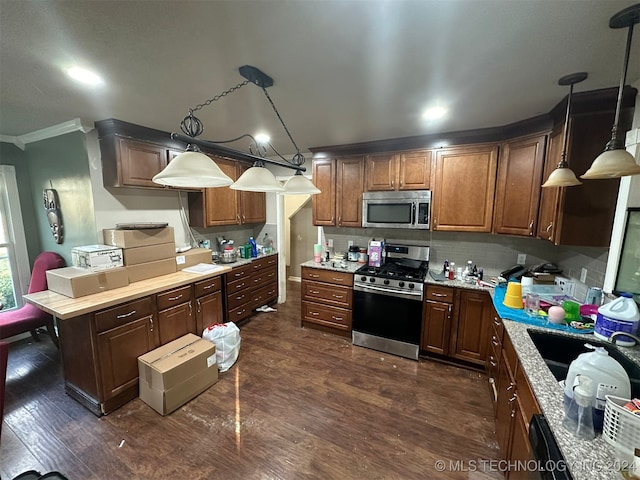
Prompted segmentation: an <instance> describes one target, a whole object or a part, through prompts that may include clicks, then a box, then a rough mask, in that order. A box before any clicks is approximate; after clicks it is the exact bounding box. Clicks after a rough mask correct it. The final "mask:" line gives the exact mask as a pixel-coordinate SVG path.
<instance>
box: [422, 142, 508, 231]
mask: <svg viewBox="0 0 640 480" xmlns="http://www.w3.org/2000/svg"><path fill="white" fill-rule="evenodd" d="M497 159H498V146H497V145H494V144H482V145H470V146H466V147H456V148H447V149H443V150H438V151H436V160H435V172H434V175H433V179H432V182H431V183H432V184H433V185H434V189H433V207H432V210H431V224H432V225H433V230H439V231H449V232H490V231H491V223H492V222H491V221H492V218H493V199H494V194H495V186H496V167H497Z"/></svg>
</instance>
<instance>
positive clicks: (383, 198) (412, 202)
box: [362, 190, 431, 230]
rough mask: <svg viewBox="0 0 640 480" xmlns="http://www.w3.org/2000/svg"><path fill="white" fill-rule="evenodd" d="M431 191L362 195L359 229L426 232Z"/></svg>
mask: <svg viewBox="0 0 640 480" xmlns="http://www.w3.org/2000/svg"><path fill="white" fill-rule="evenodd" d="M430 218H431V190H416V191H406V192H365V193H363V194H362V226H363V227H377V228H412V229H421V230H429V221H430Z"/></svg>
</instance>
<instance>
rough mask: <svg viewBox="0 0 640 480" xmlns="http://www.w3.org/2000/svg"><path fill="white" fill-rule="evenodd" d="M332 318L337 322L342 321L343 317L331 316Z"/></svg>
mask: <svg viewBox="0 0 640 480" xmlns="http://www.w3.org/2000/svg"><path fill="white" fill-rule="evenodd" d="M331 318H332V319H334V320H335V321H337V322H340V321H342V317H336V316H335V315H331Z"/></svg>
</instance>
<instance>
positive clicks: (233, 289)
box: [226, 275, 253, 296]
mask: <svg viewBox="0 0 640 480" xmlns="http://www.w3.org/2000/svg"><path fill="white" fill-rule="evenodd" d="M252 279H253V276H251V275H248V276H246V277H244V278H241V279H240V280H234V281H233V282H228V283H227V288H226V290H227V296H231V294H233V293H237V292H239V291H241V290H244V289H245V288H249V287H252V286H253V281H252Z"/></svg>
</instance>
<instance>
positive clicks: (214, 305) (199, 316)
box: [196, 292, 224, 335]
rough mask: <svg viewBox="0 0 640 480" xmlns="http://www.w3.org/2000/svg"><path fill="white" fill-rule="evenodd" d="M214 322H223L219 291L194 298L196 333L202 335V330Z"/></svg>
mask: <svg viewBox="0 0 640 480" xmlns="http://www.w3.org/2000/svg"><path fill="white" fill-rule="evenodd" d="M214 323H224V314H223V311H222V293H220V292H215V293H210V294H209V295H205V296H204V297H200V298H197V299H196V335H202V332H203V330H204V329H205V328H207V327H208V326H209V325H212V324H214Z"/></svg>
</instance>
